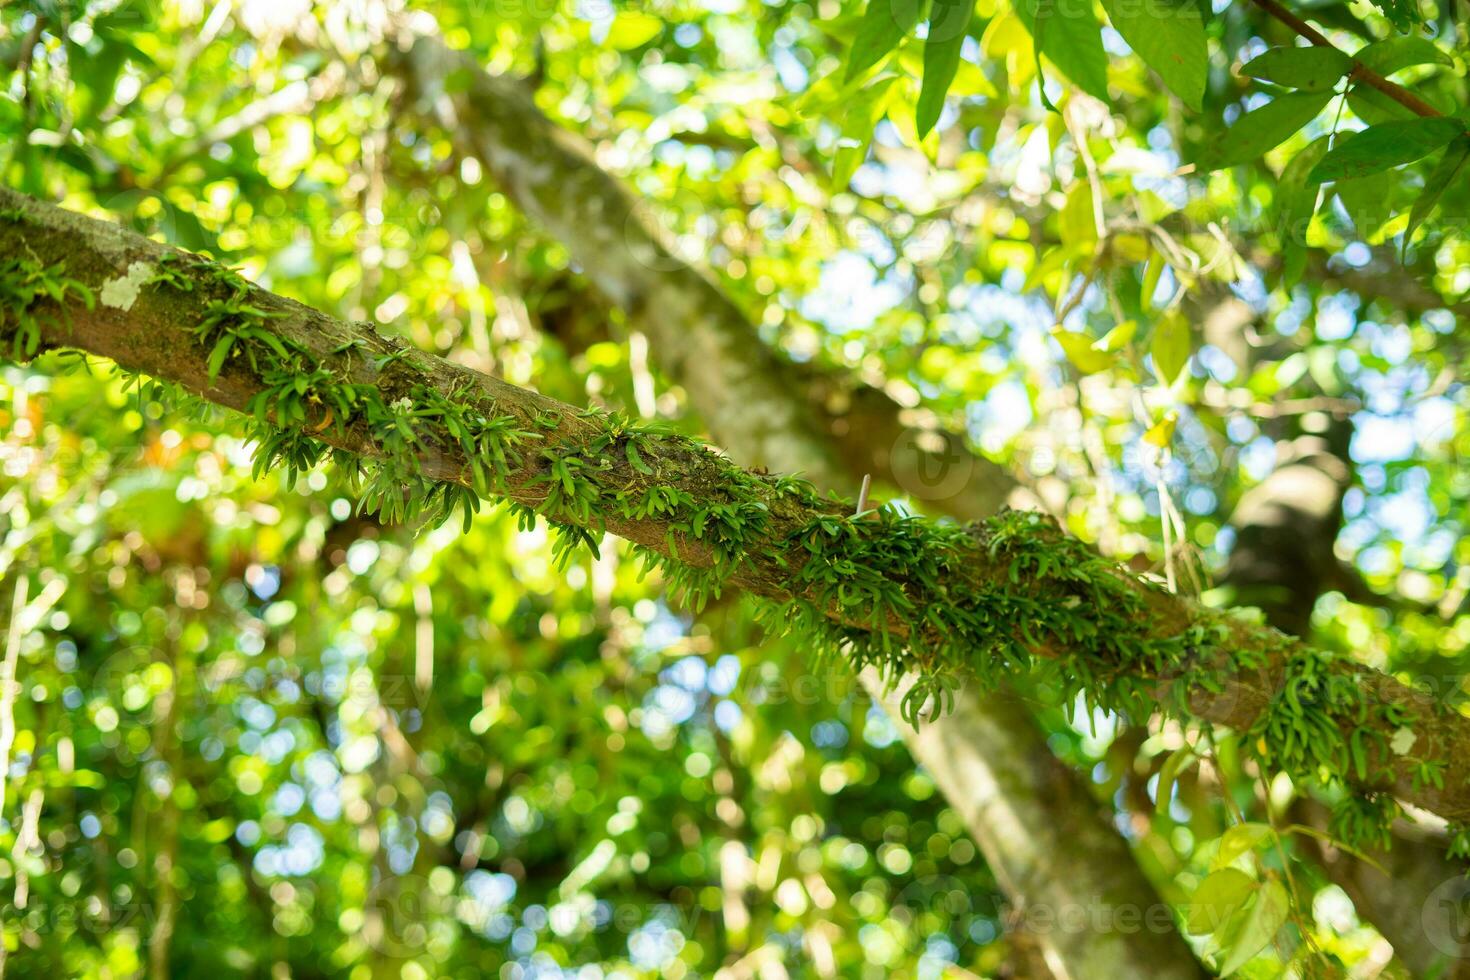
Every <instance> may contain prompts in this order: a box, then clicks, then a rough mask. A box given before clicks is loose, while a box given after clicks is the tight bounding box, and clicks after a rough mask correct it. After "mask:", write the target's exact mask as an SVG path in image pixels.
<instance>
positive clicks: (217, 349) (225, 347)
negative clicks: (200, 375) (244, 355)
mask: <svg viewBox="0 0 1470 980" xmlns="http://www.w3.org/2000/svg"><path fill="white" fill-rule="evenodd" d="M234 345H235V335H234V334H232V333H227V334H225V335H224V336H222V337H220V339H219V340H216V341H215V342H214V349H213V350H211V351H210V352H209V363H208V365H207V368H208V374H209V380H210V381H213V380H214V379H215V378H217V377H219V373H220V369H221V368H223V367H224V366H225V358H227V357H229V356H230V348H231V347H233V346H234Z"/></svg>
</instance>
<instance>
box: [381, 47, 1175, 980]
mask: <svg viewBox="0 0 1470 980" xmlns="http://www.w3.org/2000/svg"><path fill="white" fill-rule="evenodd" d="M400 44H401V47H402V48H403V49H406V50H405V53H403V55H402V56H401V58H400V59H399V64H398V67H399V70H400V71H401V72H402V73H403V75H404V76H405V77H406V78H407V79H408V80H409V82H410V87H411V89H412V91H413V92H414V93H416V94H417V95H418V97H419V100H420V101H421V103H423V104H424V105H425V106H426V107H427V111H428V112H429V113H430V114H431V115H432V116H433V118H434V119H435V121H437V122H438V123H439V124H440V125H441V126H443V127H444V129H445V130H446V131H448V132H449V133H450V134H452V137H453V138H454V139H455V140H456V141H457V142H458V144H459V145H460V146H461V147H463V148H464V151H465V152H466V153H468V154H471V155H473V156H475V157H476V158H478V159H479V160H481V161H482V163H483V164H484V165H485V167H486V169H487V170H488V171H489V173H490V174H491V175H492V176H493V177H494V178H495V180H496V182H497V184H498V185H499V186H500V187H501V188H502V189H503V190H504V191H505V193H506V194H507V196H508V197H509V198H510V199H511V201H512V202H513V203H515V204H516V205H517V206H518V207H519V208H521V209H522V210H524V211H525V212H527V213H528V214H529V215H530V216H532V217H533V218H535V219H536V220H538V221H539V222H541V223H542V224H543V225H544V226H545V227H546V228H547V229H548V230H549V231H550V232H551V233H552V234H553V235H554V236H555V237H557V238H558V239H559V240H560V241H561V242H562V243H563V244H564V245H565V247H566V248H567V249H568V250H569V251H570V252H571V254H572V256H573V258H574V259H575V260H576V261H577V263H578V266H579V267H580V268H581V270H582V271H583V272H584V273H585V274H586V275H587V276H588V278H589V279H590V280H591V281H592V283H593V284H594V285H595V286H596V288H598V289H599V290H600V291H601V292H602V293H603V294H604V295H606V296H607V297H608V298H609V299H611V300H613V301H614V302H616V303H618V304H619V305H621V306H622V307H623V308H624V310H625V311H626V313H627V315H628V317H629V321H630V326H632V327H633V328H635V329H637V330H640V331H642V332H643V333H645V334H646V335H647V336H649V337H650V339H651V340H652V342H653V343H652V345H651V346H652V351H653V354H654V356H655V357H656V358H657V360H658V362H659V364H660V366H661V367H662V368H663V369H664V370H665V371H666V372H667V373H668V374H669V375H670V376H671V377H672V378H673V379H674V380H675V381H677V382H678V383H679V384H680V385H681V386H682V387H683V388H684V390H685V391H686V392H687V393H688V394H689V398H690V400H691V402H692V403H693V405H694V407H695V408H696V410H697V411H698V412H699V415H700V417H701V418H702V419H703V420H704V422H705V424H706V425H707V426H708V427H709V431H710V432H711V433H712V435H713V436H714V438H715V439H716V441H717V442H718V443H719V444H720V445H721V446H722V448H724V449H725V450H726V451H727V452H728V453H729V454H730V455H731V457H732V458H733V459H734V460H735V461H736V462H739V463H741V464H743V465H746V466H763V467H768V468H770V469H772V470H774V471H776V472H797V471H800V472H801V473H802V474H803V476H805V477H807V478H808V479H811V480H812V481H813V482H814V483H816V484H817V486H819V487H821V488H824V489H836V490H839V491H846V492H849V493H850V492H853V491H854V490H856V488H857V486H858V483H859V482H860V480H861V479H862V475H863V474H865V473H877V474H878V476H879V478H880V479H884V480H886V481H887V482H889V483H890V484H893V485H896V486H900V487H904V488H906V489H909V490H910V492H911V493H914V495H915V496H918V497H921V498H923V497H929V498H931V499H928V500H925V503H927V504H930V505H932V506H934V507H936V508H937V509H940V510H942V511H944V512H947V513H949V514H951V515H953V516H955V517H958V518H960V519H961V520H968V519H976V518H979V517H983V516H988V515H990V514H993V513H994V512H995V511H996V510H998V509H999V507H1000V506H1001V504H1002V503H1003V501H1004V499H1005V497H1006V495H1007V494H1008V493H1009V491H1010V490H1011V489H1013V488H1014V482H1013V481H1012V480H1011V478H1010V477H1009V475H1008V474H1007V473H1006V472H1005V471H1004V470H1002V469H1001V468H999V467H997V466H995V465H994V464H993V463H990V462H989V461H987V460H984V459H981V458H979V457H976V456H974V455H973V454H971V453H970V451H969V450H968V449H967V448H966V447H965V446H964V444H963V441H962V440H960V439H959V438H958V437H957V436H955V435H953V434H951V433H947V432H943V431H942V430H935V431H931V432H926V433H916V432H915V431H914V430H912V429H911V428H910V427H908V426H905V425H904V424H903V422H902V421H901V420H900V414H901V412H900V407H899V406H898V405H897V404H895V403H894V402H893V401H892V400H891V399H890V398H888V396H887V395H885V394H884V393H882V392H881V391H878V390H876V389H873V388H870V387H866V386H857V387H856V388H853V387H852V386H850V385H846V384H844V383H843V381H842V380H841V379H839V378H837V377H835V376H832V375H830V374H828V373H826V372H822V371H819V370H813V369H810V368H807V369H799V368H797V367H796V366H795V365H793V364H791V363H790V362H788V361H786V360H784V359H783V358H781V357H779V356H778V355H776V354H775V353H774V352H773V351H771V350H770V349H769V348H768V347H767V346H766V344H765V343H764V342H763V341H762V340H761V338H760V336H759V334H758V333H757V332H756V330H755V329H754V327H753V326H752V325H751V323H750V320H749V318H748V317H747V316H746V315H745V313H743V312H742V311H741V310H740V309H739V308H738V307H736V305H735V304H734V303H733V302H732V301H731V300H730V299H729V297H727V296H726V295H725V294H724V293H723V292H722V291H721V290H720V289H719V288H718V287H717V286H715V285H714V284H713V283H712V282H711V281H710V280H709V279H707V278H706V277H705V276H704V275H703V274H701V273H700V272H699V271H698V270H696V269H694V268H692V267H690V266H689V265H688V264H686V263H684V262H682V261H681V260H679V259H678V258H676V257H675V256H674V255H672V254H671V252H670V251H669V249H668V248H667V247H666V246H665V244H664V242H663V241H662V240H661V236H660V234H659V230H658V229H657V227H656V225H655V224H651V223H650V221H649V219H650V218H651V217H652V215H650V214H648V213H647V212H646V209H640V208H639V207H638V206H637V204H636V202H635V200H634V199H633V198H632V197H631V196H630V195H629V194H628V192H627V191H626V190H625V189H624V188H623V186H622V185H621V184H620V183H619V182H618V181H617V180H616V178H614V177H612V176H611V175H610V174H608V173H606V172H605V171H603V170H602V169H601V168H599V167H598V166H597V164H596V163H595V162H594V161H593V160H592V159H591V156H590V154H589V153H588V152H587V151H586V150H585V149H583V148H582V147H581V146H579V145H578V143H577V141H576V140H575V139H574V137H572V135H571V134H569V133H567V132H566V131H565V130H563V129H562V128H561V127H559V126H557V125H556V124H555V123H553V122H552V121H551V120H550V119H548V118H547V117H546V116H545V115H544V114H543V113H541V111H540V110H539V109H538V108H537V107H536V106H535V104H534V102H533V101H532V99H531V96H530V92H529V91H528V90H527V87H526V86H525V84H524V83H523V82H521V81H519V80H517V79H513V78H506V77H501V76H495V75H492V74H489V73H486V72H484V71H482V70H481V69H480V67H479V66H478V65H477V64H476V63H475V62H474V60H473V59H472V58H470V57H469V56H468V55H461V54H456V53H454V52H451V51H448V50H447V49H446V48H445V47H444V46H443V45H442V43H441V42H439V41H438V40H437V39H436V38H435V37H434V36H432V35H431V34H430V33H427V32H425V31H420V32H417V33H415V32H405V35H404V37H403V39H402V40H401V42H400ZM451 76H454V77H456V78H460V79H463V80H466V81H467V84H457V85H455V86H452V87H453V88H454V90H455V91H454V94H452V95H451V94H448V93H447V92H446V85H445V80H446V79H447V78H449V77H451ZM843 389H846V390H843ZM839 391H841V392H842V394H843V396H844V397H843V398H842V399H841V401H843V402H845V403H846V405H847V410H846V411H845V412H844V413H843V416H842V417H840V418H838V417H834V416H832V415H831V414H829V413H828V412H827V411H826V406H829V405H831V404H833V403H834V399H833V398H832V397H831V396H832V395H833V394H836V393H837V392H839ZM813 392H815V393H816V397H811V393H813ZM930 439H932V440H935V441H936V443H937V445H935V446H934V449H933V450H926V449H925V448H924V446H925V441H926V440H930ZM935 491H939V492H935ZM862 681H863V684H864V686H865V687H866V688H867V690H868V692H869V693H870V694H871V695H872V696H873V697H874V698H875V699H876V700H879V702H880V703H887V704H888V706H889V707H890V708H892V707H893V705H894V704H896V702H894V701H892V699H891V698H890V697H885V693H886V685H885V684H884V683H883V681H882V680H881V679H880V678H879V677H878V676H877V675H876V673H874V672H871V671H867V672H864V673H863V674H862ZM889 713H890V714H891V715H892V717H893V720H894V723H895V724H896V725H897V726H898V727H899V729H900V730H901V731H902V732H903V734H904V737H905V739H906V741H907V743H908V744H909V747H910V750H911V751H912V752H913V754H914V756H915V758H916V760H917V761H918V762H919V763H921V764H922V765H923V766H924V767H925V768H926V770H928V771H929V773H930V774H931V775H932V776H933V777H934V778H935V780H936V782H937V783H938V785H939V787H940V788H941V790H942V791H943V792H944V794H945V797H946V799H948V800H949V801H950V803H951V804H952V805H953V806H954V807H955V808H956V811H957V812H958V813H960V814H961V815H962V816H963V817H964V819H965V820H966V824H967V827H968V828H969V830H970V833H971V836H972V837H974V838H975V840H976V842H977V843H978V844H979V846H980V848H981V851H982V853H983V854H984V855H985V858H986V861H987V862H988V863H989V864H990V865H991V867H992V868H993V869H994V870H995V872H996V874H997V877H998V878H999V879H1000V880H1001V882H1002V883H1003V886H1004V887H1005V888H1006V891H1007V894H1008V896H1009V897H1010V898H1011V900H1012V901H1013V902H1015V903H1016V904H1017V905H1018V907H1020V908H1024V909H1025V910H1027V914H1026V916H1024V917H1023V918H1022V919H1019V920H1017V921H1018V922H1020V923H1021V924H1022V925H1023V926H1024V925H1025V924H1027V923H1030V924H1031V925H1032V926H1033V927H1034V926H1035V923H1036V922H1037V921H1038V920H1039V918H1040V917H1042V916H1045V915H1046V914H1047V913H1048V912H1052V913H1056V914H1060V913H1061V911H1062V910H1063V909H1066V910H1068V911H1069V913H1074V914H1072V917H1071V919H1070V920H1068V921H1067V922H1064V923H1061V924H1059V925H1058V926H1057V927H1056V928H1047V929H1037V928H1032V930H1031V931H1032V932H1033V933H1034V934H1035V935H1036V938H1037V940H1038V945H1039V946H1040V947H1041V949H1042V950H1043V953H1044V957H1045V960H1046V962H1047V963H1048V965H1049V967H1050V969H1051V970H1052V972H1053V973H1054V974H1055V975H1056V976H1057V977H1059V978H1065V977H1080V976H1087V975H1096V973H1097V972H1098V971H1099V969H1100V968H1102V967H1103V966H1104V964H1106V965H1107V972H1108V973H1110V974H1112V975H1115V976H1118V977H1145V976H1151V977H1174V976H1177V977H1190V976H1199V975H1201V974H1200V968H1199V966H1198V963H1197V962H1196V960H1195V959H1194V956H1193V954H1192V953H1191V952H1190V950H1189V947H1188V946H1187V945H1186V944H1185V942H1184V941H1183V939H1182V937H1180V936H1179V935H1178V932H1177V930H1176V929H1175V928H1174V924H1173V920H1172V917H1171V916H1170V915H1169V913H1168V911H1167V906H1166V905H1164V904H1163V903H1162V902H1161V901H1160V899H1159V898H1158V895H1157V893H1156V892H1155V891H1154V889H1153V886H1152V884H1151V883H1150V882H1149V881H1148V880H1147V878H1146V877H1145V876H1144V875H1143V874H1142V872H1141V871H1140V869H1139V867H1138V864H1137V862H1136V861H1135V860H1134V857H1133V854H1132V853H1131V851H1130V850H1129V847H1128V844H1127V842H1126V841H1125V840H1124V839H1123V838H1122V836H1121V835H1120V834H1118V833H1117V831H1116V830H1115V829H1114V828H1113V827H1112V826H1111V825H1109V824H1108V823H1107V821H1106V818H1105V817H1104V815H1103V814H1102V812H1101V810H1100V808H1099V807H1098V805H1097V803H1096V802H1095V801H1094V800H1093V799H1092V797H1091V796H1090V795H1089V793H1088V790H1087V787H1086V786H1085V785H1084V784H1083V783H1082V782H1081V778H1080V777H1079V776H1078V775H1077V774H1076V773H1074V772H1073V771H1072V770H1071V769H1069V768H1068V767H1067V766H1065V765H1064V764H1062V763H1061V762H1060V761H1059V760H1058V759H1056V757H1055V756H1054V755H1053V754H1052V753H1051V750H1050V749H1049V748H1048V747H1047V745H1046V741H1045V739H1044V738H1043V736H1042V733H1041V732H1040V731H1039V730H1038V728H1037V726H1036V724H1035V722H1034V721H1033V720H1032V718H1031V717H1030V714H1029V712H1028V711H1026V710H1025V707H1024V705H1023V704H1022V703H1021V702H1020V701H1019V699H1018V698H1017V697H1016V696H1015V695H1014V694H1013V693H1011V692H1009V691H1004V690H1003V691H1001V692H996V693H991V694H982V693H980V692H978V691H975V690H973V689H967V690H963V691H961V692H960V693H959V695H958V698H957V703H956V704H955V706H954V707H953V709H952V710H951V711H950V712H949V713H948V714H946V715H945V716H944V717H942V718H938V719H935V720H933V721H931V722H929V723H927V724H926V725H925V726H924V729H923V731H922V732H918V731H915V729H914V728H913V727H912V726H910V725H908V724H907V723H905V722H904V721H903V720H902V718H901V716H900V715H899V713H898V712H896V711H890V712H889ZM993 818H994V820H993ZM1083 909H1088V910H1090V911H1091V912H1092V913H1093V914H1091V915H1088V916H1082V917H1080V918H1079V917H1078V916H1077V915H1075V913H1076V912H1078V911H1079V910H1083ZM1107 909H1124V910H1125V911H1124V912H1123V913H1122V915H1123V917H1124V918H1125V919H1126V918H1128V917H1129V916H1130V915H1133V914H1137V915H1138V916H1140V917H1141V916H1142V915H1143V914H1144V912H1145V911H1148V912H1149V914H1150V916H1151V927H1150V928H1147V929H1143V930H1141V931H1140V930H1138V929H1137V928H1133V927H1130V926H1129V925H1128V924H1127V923H1126V922H1125V923H1123V924H1122V925H1120V924H1119V922H1118V921H1116V919H1114V918H1113V917H1111V916H1110V915H1109V914H1107V912H1106V911H1104V910H1107ZM1127 910H1136V911H1127ZM1161 910H1162V912H1163V914H1162V915H1160V914H1159V913H1160V911H1161ZM1140 921H1141V919H1140Z"/></svg>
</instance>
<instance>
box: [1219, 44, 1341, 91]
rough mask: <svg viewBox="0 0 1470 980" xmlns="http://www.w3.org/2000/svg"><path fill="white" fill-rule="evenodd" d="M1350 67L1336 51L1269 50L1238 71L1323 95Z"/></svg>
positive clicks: (1317, 48)
mask: <svg viewBox="0 0 1470 980" xmlns="http://www.w3.org/2000/svg"><path fill="white" fill-rule="evenodd" d="M1352 67H1353V59H1351V58H1349V57H1348V56H1347V55H1345V54H1343V53H1342V52H1341V51H1339V50H1337V49H1336V48H1322V47H1316V46H1313V47H1309V48H1272V49H1271V50H1270V51H1267V52H1266V53H1265V54H1263V55H1261V56H1260V57H1259V58H1255V59H1252V60H1251V61H1250V62H1249V63H1248V64H1247V65H1246V66H1245V67H1244V68H1242V69H1241V72H1242V73H1243V74H1245V75H1249V76H1250V77H1251V78H1261V79H1265V80H1266V81H1268V82H1275V83H1276V84H1278V85H1285V86H1286V87H1288V88H1295V89H1301V90H1302V91H1303V92H1327V91H1330V90H1331V89H1332V88H1333V87H1334V86H1336V85H1337V83H1338V81H1339V80H1341V78H1342V76H1344V75H1346V74H1347V73H1348V71H1349V70H1350V69H1351V68H1352Z"/></svg>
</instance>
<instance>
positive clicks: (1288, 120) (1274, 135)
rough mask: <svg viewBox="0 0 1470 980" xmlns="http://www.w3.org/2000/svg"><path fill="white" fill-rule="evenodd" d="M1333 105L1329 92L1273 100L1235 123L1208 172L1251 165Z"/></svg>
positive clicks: (1214, 154) (1210, 158) (1209, 156)
mask: <svg viewBox="0 0 1470 980" xmlns="http://www.w3.org/2000/svg"><path fill="white" fill-rule="evenodd" d="M1330 101H1332V93H1331V92H1294V93H1292V94H1291V95H1283V96H1280V97H1279V98H1276V99H1273V100H1271V101H1270V102H1268V103H1266V104H1265V105H1263V106H1261V107H1260V108H1259V109H1253V110H1251V111H1250V112H1247V113H1246V114H1245V115H1243V116H1241V117H1240V118H1239V119H1237V120H1235V125H1233V126H1231V127H1230V128H1229V129H1228V130H1226V131H1225V135H1224V136H1223V137H1221V139H1220V141H1219V143H1218V144H1217V145H1216V147H1215V149H1214V151H1213V152H1208V153H1207V154H1206V157H1207V160H1208V163H1207V166H1208V169H1210V170H1219V169H1220V168H1221V167H1234V166H1238V165H1240V164H1242V163H1250V162H1251V161H1253V160H1256V159H1258V158H1259V157H1260V156H1261V155H1262V154H1263V153H1265V152H1266V151H1267V150H1269V149H1271V148H1272V147H1274V146H1276V145H1277V144H1278V143H1281V142H1282V141H1283V140H1285V139H1286V138H1287V137H1288V136H1290V135H1291V134H1292V133H1295V132H1296V131H1297V130H1299V129H1301V128H1302V127H1303V126H1305V125H1306V124H1307V123H1309V122H1311V121H1312V120H1313V119H1315V118H1316V117H1317V113H1319V112H1321V111H1322V109H1323V108H1324V107H1325V106H1326V105H1327V103H1328V102H1330Z"/></svg>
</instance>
